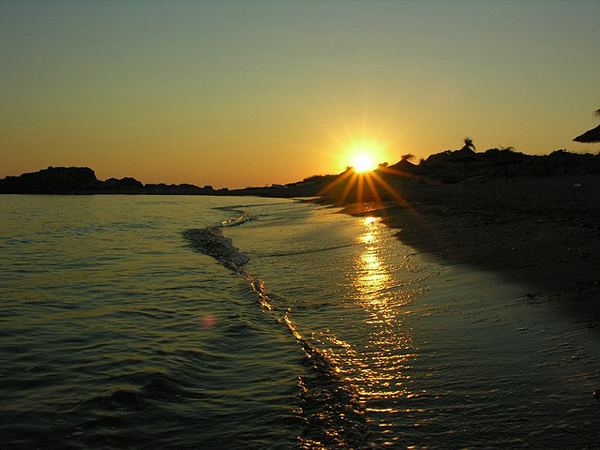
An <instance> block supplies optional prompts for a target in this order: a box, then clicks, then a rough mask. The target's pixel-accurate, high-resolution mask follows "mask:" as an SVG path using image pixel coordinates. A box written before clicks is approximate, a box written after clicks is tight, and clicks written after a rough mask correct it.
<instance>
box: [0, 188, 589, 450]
mask: <svg viewBox="0 0 600 450" xmlns="http://www.w3.org/2000/svg"><path fill="white" fill-rule="evenodd" d="M222 223H223V224H224V225H225V226H221V224H222ZM0 238H1V241H0V255H1V259H0V261H1V262H0V264H1V266H0V436H1V442H2V444H1V447H2V448H7V449H22V448H26V449H34V448H43V449H53V448H56V449H71V448H73V449H75V448H83V449H122V448H127V449H277V448H281V449H288V448H314V449H325V448H356V449H358V448H399V449H463V448H469V449H483V448H493V449H500V448H502V449H506V448H533V449H552V448H556V449H566V448H572V449H584V448H600V443H599V440H598V439H599V436H600V435H599V433H598V424H599V419H600V402H598V401H597V400H595V399H594V398H593V396H592V394H591V393H592V391H593V389H594V388H596V387H598V386H600V366H599V364H598V363H599V361H600V350H599V347H600V346H598V335H597V332H595V331H594V330H591V329H587V328H586V327H585V326H584V325H583V324H581V323H579V324H578V323H573V322H572V321H569V320H568V319H567V318H565V317H561V316H560V315H559V314H557V311H558V308H557V307H556V306H555V305H554V303H555V302H553V299H552V298H551V297H550V298H544V299H537V298H536V301H532V299H531V297H528V296H527V294H530V293H531V291H529V290H527V288H526V287H523V286H517V285H511V284H507V283H506V282H504V281H502V280H501V279H498V278H495V277H494V276H492V275H486V274H483V273H475V272H473V271H472V270H467V269H466V268H460V267H452V266H449V265H442V264H440V263H439V262H437V261H434V260H432V259H427V258H425V257H423V256H421V255H417V254H415V252H414V250H412V249H411V248H409V247H406V246H404V245H403V244H402V243H401V242H399V241H398V240H396V239H395V238H394V236H393V231H392V230H389V229H387V228H385V227H383V226H381V225H380V224H379V223H378V221H377V219H375V218H368V217H367V218H354V217H349V216H345V215H341V214H336V210H335V209H331V208H325V207H318V206H315V205H312V204H307V203H301V202H296V201H292V200H274V199H259V198H220V197H219V198H216V197H215V198H212V197H170V196H25V195H24V196H9V195H4V196H2V197H1V198H0Z"/></svg>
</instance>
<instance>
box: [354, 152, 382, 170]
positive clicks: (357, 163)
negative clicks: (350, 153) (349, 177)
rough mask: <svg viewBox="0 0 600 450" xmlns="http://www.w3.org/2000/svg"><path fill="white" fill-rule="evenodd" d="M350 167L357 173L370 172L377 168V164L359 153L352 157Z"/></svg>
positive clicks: (368, 156) (366, 155)
mask: <svg viewBox="0 0 600 450" xmlns="http://www.w3.org/2000/svg"><path fill="white" fill-rule="evenodd" d="M352 167H353V168H354V171H355V172H358V173H363V172H370V171H371V170H375V169H376V168H377V162H376V161H375V160H374V159H373V158H372V157H371V156H370V155H368V154H366V153H361V154H359V155H356V156H355V157H354V160H353V161H352Z"/></svg>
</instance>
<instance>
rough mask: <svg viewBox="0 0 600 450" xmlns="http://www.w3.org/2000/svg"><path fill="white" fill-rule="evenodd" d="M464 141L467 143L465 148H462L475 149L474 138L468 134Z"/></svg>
mask: <svg viewBox="0 0 600 450" xmlns="http://www.w3.org/2000/svg"><path fill="white" fill-rule="evenodd" d="M463 142H464V143H465V145H464V146H463V148H461V150H471V151H475V144H473V139H471V138H470V137H468V136H467V137H466V138H464V139H463Z"/></svg>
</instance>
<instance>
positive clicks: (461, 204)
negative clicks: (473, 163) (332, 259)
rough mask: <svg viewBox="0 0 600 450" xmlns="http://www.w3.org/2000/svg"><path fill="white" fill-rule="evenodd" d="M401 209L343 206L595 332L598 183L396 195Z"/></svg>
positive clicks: (580, 179)
mask: <svg viewBox="0 0 600 450" xmlns="http://www.w3.org/2000/svg"><path fill="white" fill-rule="evenodd" d="M399 193H400V195H401V197H402V198H403V199H404V200H405V202H406V203H404V204H403V203H401V202H386V203H385V204H384V205H376V204H368V205H350V206H348V207H346V208H345V209H344V210H343V211H342V212H345V213H348V214H356V215H366V214H370V215H377V216H381V217H382V220H383V222H384V223H386V224H387V225H388V226H390V227H393V228H397V229H398V234H397V236H398V238H399V239H400V240H402V241H403V242H404V243H406V244H408V245H410V246H411V247H413V248H415V249H416V250H418V251H420V252H426V253H431V254H435V255H437V256H438V257H441V258H442V259H443V260H445V261H447V262H448V263H455V264H462V265H467V266H471V267H474V268H477V269H479V270H488V271H494V272H496V273H498V274H500V275H501V276H502V277H503V278H505V279H506V280H508V281H515V282H519V283H522V284H523V285H525V286H527V287H528V289H530V291H531V293H530V295H531V299H532V301H535V299H538V298H539V299H544V298H546V299H548V298H553V299H554V300H556V301H558V302H559V303H560V304H561V308H562V309H564V310H565V311H567V312H569V313H570V314H572V315H573V317H574V318H575V319H576V320H580V321H584V322H586V323H587V324H588V326H589V327H590V328H591V327H594V328H598V329H600V327H599V325H600V176H598V175H586V176H577V177H569V176H564V177H550V178H515V179H509V180H508V181H505V180H495V181H489V182H484V183H471V184H470V185H469V186H468V187H465V185H464V184H454V185H441V184H437V185H435V184H428V185H423V184H419V183H417V182H412V181H411V182H409V183H407V186H406V188H404V189H401V190H399Z"/></svg>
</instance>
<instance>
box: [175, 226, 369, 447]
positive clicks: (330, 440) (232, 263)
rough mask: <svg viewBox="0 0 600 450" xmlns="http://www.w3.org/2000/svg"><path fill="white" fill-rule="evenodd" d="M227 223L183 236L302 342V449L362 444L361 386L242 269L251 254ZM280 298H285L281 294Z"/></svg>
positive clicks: (364, 434)
mask: <svg viewBox="0 0 600 450" xmlns="http://www.w3.org/2000/svg"><path fill="white" fill-rule="evenodd" d="M242 217H245V215H241V216H240V217H238V218H237V219H235V220H234V221H233V222H229V221H225V223H234V222H235V223H236V224H239V223H237V222H238V221H239V220H241V219H242ZM238 219H239V220H238ZM224 226H225V225H223V223H222V226H221V227H208V228H205V229H191V230H186V231H184V232H183V236H184V238H185V239H187V240H188V242H189V243H190V246H191V247H192V248H193V249H195V250H196V251H199V252H201V253H204V254H206V255H208V256H211V257H213V258H214V259H215V260H216V261H218V262H219V263H220V264H222V265H223V266H225V267H227V268H228V269H229V270H231V271H233V272H236V273H238V274H240V275H242V276H243V277H244V278H245V279H246V280H247V281H248V283H250V286H251V287H252V289H253V290H254V292H255V293H256V294H257V296H258V299H259V303H260V305H261V307H263V308H264V309H265V310H267V311H268V312H269V313H270V314H271V315H272V317H273V318H274V320H275V321H276V322H278V323H280V324H283V325H285V326H286V327H287V328H288V329H289V330H290V332H291V333H292V335H293V336H294V338H295V339H296V340H297V342H298V343H299V344H300V346H301V348H302V350H303V353H304V365H305V366H306V367H308V368H309V369H310V370H309V371H308V372H307V373H306V374H304V375H302V376H300V377H299V382H298V387H299V388H300V393H299V394H298V397H299V401H300V407H299V410H298V414H299V416H300V419H301V420H302V422H303V423H304V430H303V432H302V435H301V436H299V439H300V441H301V443H302V448H305V449H311V448H315V449H322V448H330V447H333V448H340V449H350V448H360V447H364V446H365V445H366V440H367V437H368V435H369V430H368V426H367V424H366V418H365V407H364V405H363V404H362V403H361V402H360V400H359V393H358V389H357V388H356V386H354V385H352V384H350V383H349V382H347V381H346V380H344V379H343V378H342V377H341V376H340V375H339V370H338V368H337V367H336V366H335V364H334V363H333V362H332V361H331V360H330V359H329V358H328V357H327V356H326V355H325V354H324V353H323V352H322V351H321V350H319V349H318V348H316V347H315V346H314V345H312V344H311V343H310V342H309V341H308V340H307V339H305V338H304V337H302V335H301V334H300V332H299V331H298V329H297V327H296V325H295V324H294V322H293V321H292V319H291V310H289V309H287V310H285V311H284V310H281V309H278V308H276V307H275V306H273V302H272V301H271V297H270V296H269V293H268V292H267V290H266V288H265V283H264V281H263V280H261V279H260V278H258V277H256V276H254V275H252V274H251V273H250V272H249V271H247V270H246V269H245V268H244V266H245V265H246V264H247V263H248V262H249V260H250V258H249V257H248V256H247V255H245V254H244V253H243V252H242V251H241V250H240V249H238V248H237V247H235V246H234V245H233V241H232V240H231V239H229V238H227V237H226V236H225V235H224V234H223V231H222V228H223V227H224ZM307 253H308V252H307ZM281 256H283V255H281ZM277 297H278V299H282V300H285V299H283V298H282V297H281V296H277Z"/></svg>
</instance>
